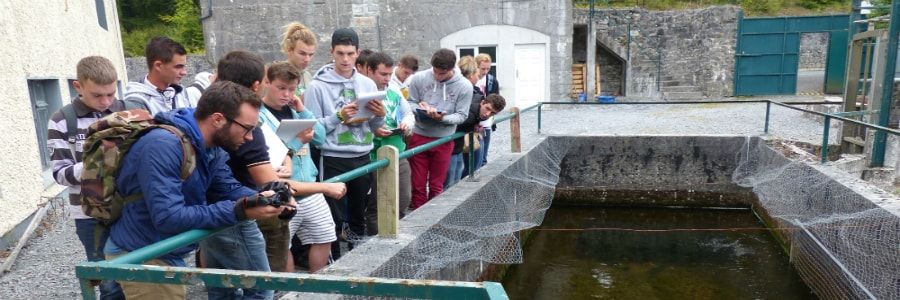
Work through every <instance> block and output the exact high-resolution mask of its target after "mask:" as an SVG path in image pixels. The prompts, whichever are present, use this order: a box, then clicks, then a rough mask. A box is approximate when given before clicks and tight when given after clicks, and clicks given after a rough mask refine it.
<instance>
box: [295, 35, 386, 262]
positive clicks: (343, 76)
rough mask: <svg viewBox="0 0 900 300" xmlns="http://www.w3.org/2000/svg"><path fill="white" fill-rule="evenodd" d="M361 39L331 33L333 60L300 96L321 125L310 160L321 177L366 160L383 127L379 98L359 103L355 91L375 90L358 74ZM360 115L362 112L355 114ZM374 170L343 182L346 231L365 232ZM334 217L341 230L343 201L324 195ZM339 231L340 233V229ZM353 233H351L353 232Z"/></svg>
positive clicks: (336, 248) (334, 250)
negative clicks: (319, 141)
mask: <svg viewBox="0 0 900 300" xmlns="http://www.w3.org/2000/svg"><path fill="white" fill-rule="evenodd" d="M358 52H359V37H358V36H357V35H356V32H355V31H353V30H352V29H349V28H342V29H338V30H336V31H335V32H334V33H333V34H332V35H331V56H332V58H333V59H334V63H331V64H327V65H325V66H323V67H322V68H321V69H319V70H318V71H317V72H316V75H315V77H314V79H313V81H312V82H311V83H310V85H309V89H308V90H306V93H305V94H304V98H305V103H304V104H305V105H306V109H308V110H309V111H310V112H312V113H313V115H314V116H315V117H316V119H318V121H319V123H321V124H322V125H323V126H324V127H325V132H326V137H325V141H324V143H322V145H321V146H319V147H318V149H314V151H313V160H314V161H316V162H317V163H318V164H319V166H320V168H319V171H320V177H319V178H320V179H325V178H331V177H333V176H336V175H339V174H341V173H344V172H347V171H350V170H353V169H356V168H358V167H361V166H363V165H365V164H368V163H369V161H370V160H369V152H370V151H372V148H373V145H372V140H373V139H374V137H375V136H374V134H373V133H372V132H373V131H374V130H375V129H377V128H381V127H382V126H384V115H385V110H384V105H383V104H382V101H381V100H380V99H373V100H370V101H367V102H366V105H365V106H361V105H359V104H358V103H357V95H360V94H366V93H372V92H376V91H377V90H378V89H377V87H376V86H375V82H373V81H372V80H371V79H369V78H368V77H365V76H363V75H362V74H359V73H357V72H356V69H355V63H356V57H357V56H358ZM361 114H364V115H363V116H358V115H361ZM372 181H373V175H372V174H366V175H363V176H360V177H358V178H356V179H353V180H350V181H348V182H347V204H346V210H347V219H346V221H347V223H348V226H349V232H348V233H347V235H345V236H344V238H348V236H350V235H355V236H362V235H364V234H365V232H364V230H365V203H366V202H365V201H366V199H367V197H368V195H369V193H370V191H371V186H372ZM328 200H329V201H328V202H329V205H331V208H332V216H333V217H334V218H335V224H336V227H340V228H336V230H341V231H342V228H343V227H342V226H343V225H342V223H343V221H344V220H343V215H344V210H345V207H344V204H343V202H342V201H341V200H340V199H333V198H332V199H328ZM341 231H339V233H340V232H341ZM351 237H352V236H351ZM337 244H338V243H333V244H332V255H333V256H334V257H335V258H337V257H339V256H340V251H339V250H340V248H339V246H337Z"/></svg>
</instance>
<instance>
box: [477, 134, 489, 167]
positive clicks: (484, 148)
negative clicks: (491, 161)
mask: <svg viewBox="0 0 900 300" xmlns="http://www.w3.org/2000/svg"><path fill="white" fill-rule="evenodd" d="M491 131H492V130H491V128H490V127H487V128H485V129H484V133H482V135H481V149H480V150H479V152H480V153H481V157H480V158H481V159H479V160H478V163H477V164H475V165H476V167H475V170H478V169H481V167H483V166H484V165H485V164H487V156H488V149H490V148H491Z"/></svg>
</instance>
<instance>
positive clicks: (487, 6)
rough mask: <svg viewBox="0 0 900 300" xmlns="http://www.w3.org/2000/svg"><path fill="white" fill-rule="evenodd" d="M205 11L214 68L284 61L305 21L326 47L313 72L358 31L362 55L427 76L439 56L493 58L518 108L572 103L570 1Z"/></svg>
mask: <svg viewBox="0 0 900 300" xmlns="http://www.w3.org/2000/svg"><path fill="white" fill-rule="evenodd" d="M200 6H201V14H202V17H201V19H202V20H203V21H202V22H203V31H204V37H205V42H206V49H207V52H208V53H210V55H212V60H213V61H215V60H217V59H218V58H220V57H221V56H222V55H224V54H225V53H227V52H228V51H231V50H238V49H245V50H250V51H254V52H256V53H259V54H261V55H262V56H263V58H265V59H266V60H269V61H273V60H284V55H283V54H282V53H281V52H280V46H279V45H280V35H281V32H282V29H281V27H282V26H284V25H285V24H287V23H289V22H293V21H299V22H302V23H304V24H305V25H306V26H308V27H309V28H311V29H312V30H313V31H314V32H315V33H316V34H317V36H318V39H319V46H318V48H317V52H316V55H315V57H314V60H313V62H312V64H311V65H310V68H312V69H313V70H310V71H311V72H314V71H315V70H314V69H316V68H319V67H321V66H322V65H324V64H326V63H328V62H329V61H330V56H329V53H328V52H329V50H330V42H331V41H330V39H331V33H332V32H333V31H334V30H335V29H337V28H342V27H351V28H353V29H355V30H356V31H357V32H358V33H359V36H360V48H364V49H365V48H368V49H372V50H375V51H385V52H387V53H388V54H390V55H391V56H392V57H393V58H394V59H397V58H399V57H400V56H402V55H404V54H413V55H415V56H417V57H418V58H419V60H420V62H421V64H420V66H421V67H420V70H423V69H426V68H428V67H429V66H428V62H429V61H430V59H431V55H432V54H433V53H434V51H436V50H438V49H439V48H448V49H451V50H454V51H456V53H457V54H458V55H460V54H462V55H467V54H478V53H482V52H486V53H489V54H491V56H492V58H493V61H494V67H495V68H494V69H495V72H496V75H497V78H498V80H499V82H500V94H502V95H503V96H504V97H505V98H506V99H507V101H508V102H510V104H511V105H515V106H519V107H524V106H528V105H531V104H534V103H536V102H537V101H559V100H567V99H568V97H569V95H568V93H569V90H570V88H571V64H572V59H571V54H572V43H571V40H572V21H571V19H572V2H571V0H561V1H538V0H521V1H502V0H489V1H484V0H481V1H475V0H460V1H414V0H352V1H338V0H302V1H295V0H269V1H261V0H248V1H229V0H211V1H200ZM246 16H254V17H253V18H247V17H246Z"/></svg>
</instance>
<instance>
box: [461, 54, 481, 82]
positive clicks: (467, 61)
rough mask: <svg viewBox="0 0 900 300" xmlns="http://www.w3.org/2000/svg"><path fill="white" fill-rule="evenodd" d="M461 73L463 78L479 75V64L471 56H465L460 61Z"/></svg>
mask: <svg viewBox="0 0 900 300" xmlns="http://www.w3.org/2000/svg"><path fill="white" fill-rule="evenodd" d="M459 73H460V75H462V76H463V77H466V78H468V77H469V75H472V74H475V73H478V64H476V63H475V58H472V56H471V55H466V56H463V57H461V58H460V59H459Z"/></svg>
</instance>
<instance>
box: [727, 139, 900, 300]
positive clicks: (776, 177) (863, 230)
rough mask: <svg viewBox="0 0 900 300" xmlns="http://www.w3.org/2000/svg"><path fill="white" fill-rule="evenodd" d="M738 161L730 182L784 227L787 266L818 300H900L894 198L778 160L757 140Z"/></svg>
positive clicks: (802, 163) (798, 162)
mask: <svg viewBox="0 0 900 300" xmlns="http://www.w3.org/2000/svg"><path fill="white" fill-rule="evenodd" d="M738 155H740V163H739V165H738V167H737V169H736V170H735V172H734V175H733V180H734V182H735V183H737V184H739V185H741V186H745V187H751V188H753V192H754V193H755V194H756V196H757V198H758V201H759V203H758V204H759V205H760V206H761V207H762V208H763V209H762V210H758V211H764V212H765V214H766V215H767V216H768V218H769V220H770V221H771V222H773V223H775V224H771V225H772V226H773V227H776V228H787V230H784V231H783V232H782V233H780V234H783V236H784V237H787V239H788V240H789V241H790V246H791V250H790V252H791V253H790V254H791V259H792V262H793V263H794V264H795V266H796V268H797V269H798V270H799V271H800V273H801V275H802V276H803V277H804V279H806V281H807V283H808V284H810V285H811V286H812V287H813V289H814V290H816V292H817V293H818V294H819V296H821V297H823V298H841V299H847V298H883V299H897V298H900V255H898V254H900V216H898V215H897V212H898V211H900V210H898V208H900V206H898V205H897V202H896V199H895V198H894V197H893V196H891V195H889V194H887V193H884V192H883V191H878V190H877V189H874V188H872V187H871V186H870V185H868V184H859V180H856V179H853V178H851V177H850V176H849V175H848V174H841V173H840V172H835V171H834V170H829V169H828V167H820V166H819V165H817V164H815V163H812V164H811V163H810V158H809V157H806V158H800V159H788V158H785V157H784V156H782V155H781V154H779V153H778V151H776V150H775V149H773V148H771V147H769V146H768V145H767V144H766V141H764V140H762V139H748V141H747V144H746V147H745V148H744V149H743V151H741V153H739V154H738ZM863 189H864V190H863ZM867 194H868V195H869V197H867V196H865V195H867ZM879 195H880V196H881V197H883V198H880V200H876V201H872V199H873V198H874V197H872V196H876V197H877V196H879ZM876 199H877V198H876ZM764 218H766V217H764Z"/></svg>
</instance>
